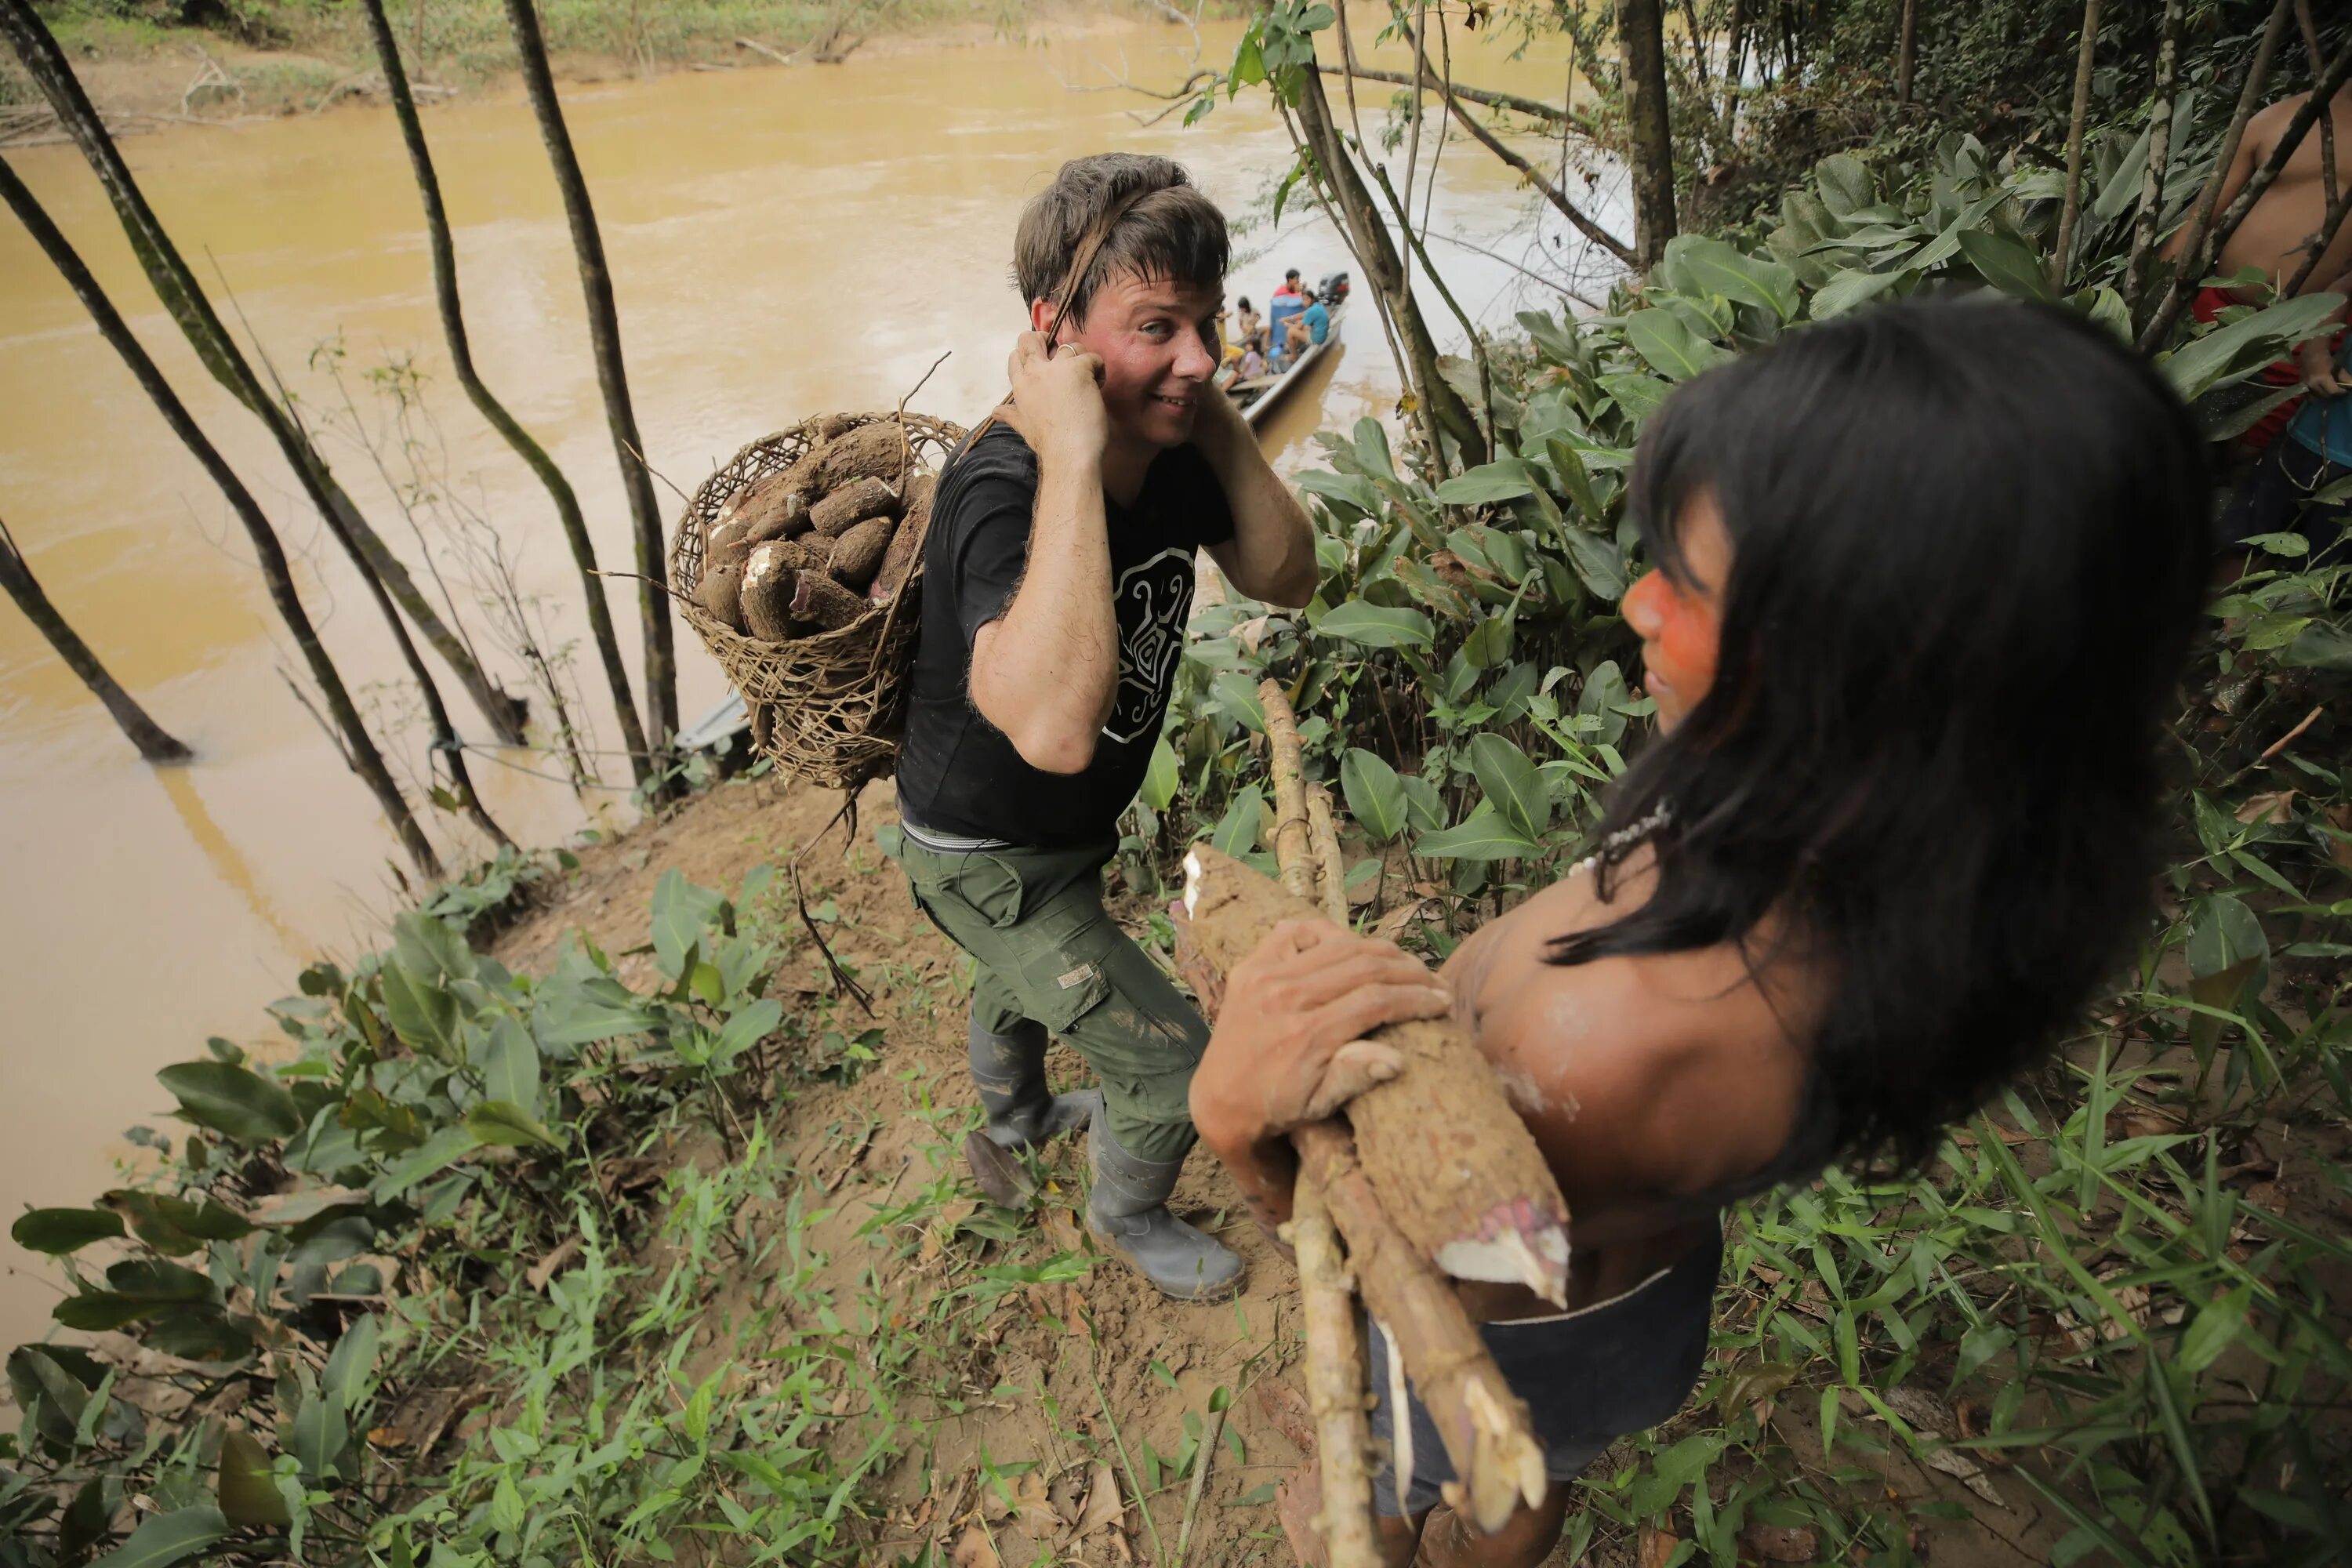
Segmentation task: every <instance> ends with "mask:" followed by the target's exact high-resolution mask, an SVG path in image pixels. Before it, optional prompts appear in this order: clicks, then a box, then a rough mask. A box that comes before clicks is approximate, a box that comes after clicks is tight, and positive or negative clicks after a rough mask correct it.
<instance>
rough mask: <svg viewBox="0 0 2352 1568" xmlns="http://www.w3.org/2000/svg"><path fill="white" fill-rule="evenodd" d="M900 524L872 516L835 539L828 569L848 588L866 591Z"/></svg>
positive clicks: (826, 562)
mask: <svg viewBox="0 0 2352 1568" xmlns="http://www.w3.org/2000/svg"><path fill="white" fill-rule="evenodd" d="M897 529H898V524H897V523H895V522H893V521H890V520H889V519H888V518H887V517H869V518H867V519H866V521H864V522H861V523H859V524H858V525H857V526H856V528H853V529H851V530H850V531H848V532H847V533H845V534H843V535H842V536H841V537H840V538H839V539H836V540H835V541H834V542H833V553H832V554H831V555H829V556H828V557H826V559H825V570H826V571H827V572H828V573H830V574H832V577H833V580H834V581H835V582H836V583H838V584H841V585H842V586H843V587H845V588H851V589H855V590H856V592H858V593H861V594H862V593H864V592H865V591H866V585H867V584H871V583H872V582H873V581H874V574H875V573H876V572H877V571H878V570H879V569H880V567H881V565H882V557H883V555H884V553H885V552H887V551H888V550H889V548H890V540H891V538H892V536H893V534H894V532H895V531H897Z"/></svg>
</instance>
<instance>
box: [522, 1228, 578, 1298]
mask: <svg viewBox="0 0 2352 1568" xmlns="http://www.w3.org/2000/svg"><path fill="white" fill-rule="evenodd" d="M579 1255H580V1238H579V1237H576V1236H572V1237H565V1238H564V1242H563V1245H562V1246H561V1247H557V1248H556V1249H555V1250H554V1251H552V1252H551V1253H549V1254H548V1255H547V1256H546V1257H544V1258H541V1259H540V1260H539V1261H538V1262H536V1263H534V1264H532V1265H531V1266H530V1268H528V1269H527V1270H525V1271H524V1273H523V1278H524V1279H527V1280H529V1281H530V1288H531V1289H534V1290H540V1291H544V1290H545V1289H547V1282H548V1281H549V1280H551V1279H554V1278H555V1277H556V1275H558V1274H559V1273H561V1272H562V1269H563V1266H564V1265H565V1264H567V1263H569V1262H571V1261H572V1259H573V1258H577V1257H578V1256H579Z"/></svg>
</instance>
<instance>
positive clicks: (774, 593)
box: [741, 539, 809, 642]
mask: <svg viewBox="0 0 2352 1568" xmlns="http://www.w3.org/2000/svg"><path fill="white" fill-rule="evenodd" d="M800 553H801V552H800V547H799V546H798V544H796V543H795V542H793V541H792V540H789V539H779V540H775V541H772V542H769V543H766V544H762V545H761V546H760V547H759V548H758V549H756V550H754V551H752V552H751V562H750V563H749V564H747V565H746V566H745V567H744V568H743V585H742V589H741V594H742V604H743V625H744V627H745V629H746V630H748V631H749V632H750V633H751V635H752V636H753V637H765V638H766V639H767V640H768V641H770V642H782V641H784V640H786V639H787V638H789V637H791V636H792V635H793V621H792V603H793V589H794V587H795V585H796V584H798V583H799V581H800V579H801V578H802V577H803V576H805V575H809V574H807V573H804V572H803V570H802V569H801V568H800V566H799V565H798V564H797V562H798V560H799V558H800Z"/></svg>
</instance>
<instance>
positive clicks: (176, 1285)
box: [106, 1258, 213, 1301]
mask: <svg viewBox="0 0 2352 1568" xmlns="http://www.w3.org/2000/svg"><path fill="white" fill-rule="evenodd" d="M106 1284H107V1289H110V1290H112V1291H114V1292H115V1293H116V1294H117V1295H121V1296H126V1297H129V1298H130V1299H131V1300H135V1301H209V1300H212V1296H213V1282H212V1279H211V1278H210V1277H209V1276H207V1275H204V1274H199V1273H197V1272H196V1271H195V1270H194V1269H193V1268H182V1267H181V1266H180V1265H178V1264H176V1263H168V1262H165V1261H164V1260H163V1258H125V1259H124V1260H123V1261H121V1263H118V1264H116V1265H114V1267H112V1268H109V1269H108V1270H107V1271H106Z"/></svg>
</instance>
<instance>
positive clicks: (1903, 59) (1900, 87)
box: [1895, 0, 1919, 106]
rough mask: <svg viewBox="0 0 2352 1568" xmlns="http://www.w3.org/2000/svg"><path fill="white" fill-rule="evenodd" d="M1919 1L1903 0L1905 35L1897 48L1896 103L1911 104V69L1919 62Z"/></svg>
mask: <svg viewBox="0 0 2352 1568" xmlns="http://www.w3.org/2000/svg"><path fill="white" fill-rule="evenodd" d="M1918 38H1919V0H1903V33H1902V37H1900V38H1898V39H1897V40H1896V42H1895V102H1897V103H1900V104H1904V105H1906V106H1908V105H1909V103H1910V102H1911V68H1912V67H1913V66H1914V65H1915V64H1916V63H1917V60H1918V47H1917V46H1918Z"/></svg>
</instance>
